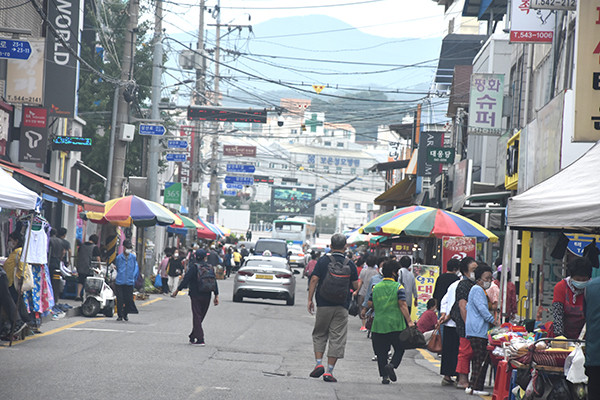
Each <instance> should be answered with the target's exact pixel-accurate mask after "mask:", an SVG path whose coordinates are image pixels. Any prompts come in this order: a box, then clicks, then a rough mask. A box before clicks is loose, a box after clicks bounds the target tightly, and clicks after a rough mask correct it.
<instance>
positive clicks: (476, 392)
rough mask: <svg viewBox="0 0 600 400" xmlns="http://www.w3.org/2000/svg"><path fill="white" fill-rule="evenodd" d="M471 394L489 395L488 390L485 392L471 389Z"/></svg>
mask: <svg viewBox="0 0 600 400" xmlns="http://www.w3.org/2000/svg"><path fill="white" fill-rule="evenodd" d="M473 395H475V396H489V395H490V392H486V391H485V390H473Z"/></svg>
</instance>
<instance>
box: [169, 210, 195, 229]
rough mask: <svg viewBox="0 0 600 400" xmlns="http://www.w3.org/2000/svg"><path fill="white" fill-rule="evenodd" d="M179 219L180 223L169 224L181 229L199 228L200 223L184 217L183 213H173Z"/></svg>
mask: <svg viewBox="0 0 600 400" xmlns="http://www.w3.org/2000/svg"><path fill="white" fill-rule="evenodd" d="M175 215H177V217H178V218H179V219H180V220H181V223H179V224H178V223H174V224H172V225H171V227H172V228H181V229H200V228H202V225H201V224H200V223H198V222H196V221H194V220H193V219H191V218H189V217H186V216H185V215H181V214H179V213H177V214H175Z"/></svg>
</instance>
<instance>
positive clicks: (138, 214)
mask: <svg viewBox="0 0 600 400" xmlns="http://www.w3.org/2000/svg"><path fill="white" fill-rule="evenodd" d="M86 215H87V217H88V219H90V220H91V221H92V222H95V223H98V224H107V223H110V224H113V225H117V226H124V227H127V226H131V224H134V225H136V226H142V227H144V226H154V225H162V226H165V225H171V224H173V223H175V222H176V221H181V220H180V219H179V218H178V217H177V216H176V215H175V214H173V213H172V212H171V211H169V210H168V209H167V208H165V207H164V206H162V205H160V204H158V203H154V202H151V201H149V200H145V199H142V198H141V197H137V196H125V197H119V198H116V199H112V200H109V201H107V202H106V203H104V212H103V213H98V212H92V211H89V212H88V213H87V214H86Z"/></svg>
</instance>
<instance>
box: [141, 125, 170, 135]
mask: <svg viewBox="0 0 600 400" xmlns="http://www.w3.org/2000/svg"><path fill="white" fill-rule="evenodd" d="M166 131H167V130H166V129H165V127H164V126H162V125H144V124H140V135H154V136H162V135H164V134H165V132H166Z"/></svg>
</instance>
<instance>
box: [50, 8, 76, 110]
mask: <svg viewBox="0 0 600 400" xmlns="http://www.w3.org/2000/svg"><path fill="white" fill-rule="evenodd" d="M80 1H81V0H56V1H49V2H48V11H47V15H48V22H49V23H50V24H52V26H54V28H56V31H57V33H58V34H59V35H60V36H62V38H63V39H64V41H65V42H66V43H67V45H68V46H69V48H70V49H72V50H74V51H75V52H76V53H77V54H79V42H80V40H79V39H80V36H81V22H82V21H81V18H80V14H81V6H80ZM78 71H79V61H78V60H77V58H76V57H75V56H74V55H73V54H72V53H71V52H70V51H69V49H68V48H66V47H65V46H64V45H63V43H62V42H61V41H60V40H59V39H57V38H56V36H55V35H54V33H53V31H52V30H51V29H50V28H47V31H46V79H45V89H44V105H45V106H46V108H47V109H48V113H49V115H53V116H58V117H72V116H73V115H74V114H75V99H76V91H77V75H78Z"/></svg>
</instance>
